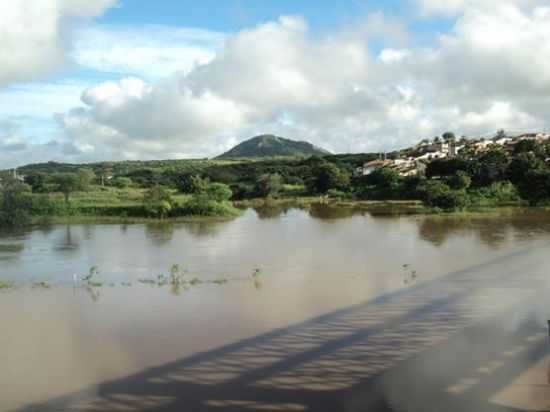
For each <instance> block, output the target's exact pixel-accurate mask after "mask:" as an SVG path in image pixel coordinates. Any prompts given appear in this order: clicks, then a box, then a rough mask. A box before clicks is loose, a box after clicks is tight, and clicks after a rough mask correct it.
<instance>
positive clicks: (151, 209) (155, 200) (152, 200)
mask: <svg viewBox="0 0 550 412" xmlns="http://www.w3.org/2000/svg"><path fill="white" fill-rule="evenodd" d="M143 203H144V206H145V210H146V211H147V213H148V214H150V215H153V216H155V217H159V218H161V219H164V217H165V216H166V215H167V214H168V213H169V212H170V211H171V210H172V205H173V201H172V196H170V192H169V191H168V190H167V189H166V188H164V187H162V186H153V187H152V188H151V189H149V190H148V191H147V192H146V193H145V195H144V197H143Z"/></svg>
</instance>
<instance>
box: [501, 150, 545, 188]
mask: <svg viewBox="0 0 550 412" xmlns="http://www.w3.org/2000/svg"><path fill="white" fill-rule="evenodd" d="M544 166H545V165H544V163H543V162H542V161H541V160H539V159H538V158H537V157H536V156H535V155H534V154H533V153H520V154H519V155H518V156H516V157H515V158H514V159H512V161H511V162H510V164H509V165H508V168H507V169H506V177H507V178H508V179H510V181H511V182H512V183H514V184H515V185H523V184H527V185H528V184H529V182H528V179H527V175H528V174H529V172H530V171H533V170H538V169H542V168H544Z"/></svg>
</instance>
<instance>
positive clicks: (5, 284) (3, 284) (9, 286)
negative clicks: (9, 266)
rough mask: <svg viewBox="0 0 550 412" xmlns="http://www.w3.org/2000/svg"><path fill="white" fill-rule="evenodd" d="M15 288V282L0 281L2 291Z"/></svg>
mask: <svg viewBox="0 0 550 412" xmlns="http://www.w3.org/2000/svg"><path fill="white" fill-rule="evenodd" d="M13 287H14V285H13V282H9V281H6V280H0V290H6V289H12V288H13Z"/></svg>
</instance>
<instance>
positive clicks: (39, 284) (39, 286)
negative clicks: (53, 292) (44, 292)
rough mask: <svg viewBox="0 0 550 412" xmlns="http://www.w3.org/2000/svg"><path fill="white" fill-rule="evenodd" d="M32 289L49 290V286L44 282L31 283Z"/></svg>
mask: <svg viewBox="0 0 550 412" xmlns="http://www.w3.org/2000/svg"><path fill="white" fill-rule="evenodd" d="M32 287H33V288H36V289H50V288H51V285H50V284H49V283H48V282H46V281H39V282H33V284H32Z"/></svg>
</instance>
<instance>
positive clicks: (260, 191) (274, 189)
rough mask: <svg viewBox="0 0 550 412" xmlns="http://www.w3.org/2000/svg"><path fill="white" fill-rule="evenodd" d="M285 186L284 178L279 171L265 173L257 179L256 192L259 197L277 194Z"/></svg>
mask: <svg viewBox="0 0 550 412" xmlns="http://www.w3.org/2000/svg"><path fill="white" fill-rule="evenodd" d="M282 188H283V179H282V178H281V175H280V174H278V173H272V174H263V175H261V176H260V177H259V178H258V179H257V180H256V185H255V188H254V189H255V192H256V195H257V196H259V197H268V196H277V195H278V194H279V192H280V191H281V189H282Z"/></svg>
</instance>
